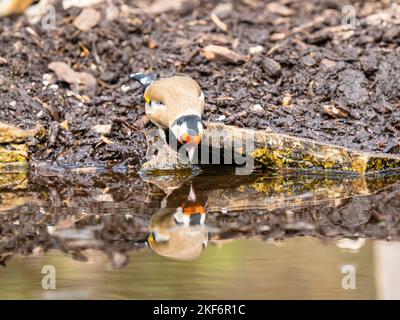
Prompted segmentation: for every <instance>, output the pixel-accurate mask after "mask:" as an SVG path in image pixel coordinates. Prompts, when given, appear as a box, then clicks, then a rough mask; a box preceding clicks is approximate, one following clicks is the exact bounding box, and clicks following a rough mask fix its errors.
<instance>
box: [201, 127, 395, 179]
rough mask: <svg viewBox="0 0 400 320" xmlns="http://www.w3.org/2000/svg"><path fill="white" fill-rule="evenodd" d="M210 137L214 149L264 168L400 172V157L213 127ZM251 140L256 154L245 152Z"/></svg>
mask: <svg viewBox="0 0 400 320" xmlns="http://www.w3.org/2000/svg"><path fill="white" fill-rule="evenodd" d="M206 134H207V138H206V139H207V142H206V143H207V144H209V145H210V146H211V147H213V148H224V147H226V146H232V147H233V149H234V152H237V153H240V154H242V155H246V156H248V157H251V158H253V159H254V161H255V163H256V164H260V165H261V166H262V167H268V168H274V169H296V170H299V169H300V170H312V171H321V170H323V171H330V172H347V173H358V174H373V173H377V172H382V171H390V170H399V169H400V156H396V155H392V154H384V153H368V152H362V151H356V150H351V149H347V148H343V147H339V146H336V145H331V144H326V143H322V142H318V141H314V140H311V139H303V138H298V137H294V136H289V135H286V134H280V133H275V132H268V131H263V130H257V131H254V130H251V129H244V128H237V127H234V126H227V125H224V124H219V123H209V124H208V125H207V132H206ZM220 137H223V139H221V138H220ZM249 140H252V141H254V150H244V148H245V147H246V141H249ZM238 142H241V143H238ZM247 144H248V142H247ZM250 145H251V144H250ZM235 146H236V147H235Z"/></svg>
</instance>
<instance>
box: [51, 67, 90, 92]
mask: <svg viewBox="0 0 400 320" xmlns="http://www.w3.org/2000/svg"><path fill="white" fill-rule="evenodd" d="M48 68H49V69H50V70H52V71H54V73H55V74H56V75H57V78H58V80H60V81H65V82H67V83H69V84H70V85H71V88H72V90H74V91H81V90H82V91H84V92H86V93H90V94H93V93H94V91H95V90H96V86H97V80H96V78H95V77H94V76H93V75H91V74H90V73H87V72H76V71H74V70H72V69H71V68H70V67H69V66H68V65H67V64H66V63H64V62H61V61H56V62H51V63H50V64H49V65H48ZM81 87H82V88H81Z"/></svg>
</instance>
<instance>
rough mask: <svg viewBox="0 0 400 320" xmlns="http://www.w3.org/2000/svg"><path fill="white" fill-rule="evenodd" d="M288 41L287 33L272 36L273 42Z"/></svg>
mask: <svg viewBox="0 0 400 320" xmlns="http://www.w3.org/2000/svg"><path fill="white" fill-rule="evenodd" d="M284 39H286V34H285V33H281V32H280V33H273V34H271V41H274V42H275V41H281V40H284Z"/></svg>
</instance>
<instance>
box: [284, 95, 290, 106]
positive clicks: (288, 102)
mask: <svg viewBox="0 0 400 320" xmlns="http://www.w3.org/2000/svg"><path fill="white" fill-rule="evenodd" d="M291 104H292V97H291V96H285V97H283V99H282V105H283V106H284V107H286V106H290V105H291Z"/></svg>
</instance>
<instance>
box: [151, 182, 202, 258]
mask: <svg viewBox="0 0 400 320" xmlns="http://www.w3.org/2000/svg"><path fill="white" fill-rule="evenodd" d="M184 189H185V188H184ZM182 191H183V190H182V189H180V190H179V193H180V194H182ZM186 194H187V193H186ZM177 198H178V199H177ZM179 198H181V197H179V196H178V197H173V196H172V197H171V199H172V200H171V201H168V200H167V203H166V204H165V207H163V208H161V209H160V211H158V212H157V213H156V214H155V215H154V216H153V217H152V218H151V220H150V232H151V233H150V236H149V239H148V243H149V245H150V247H151V248H152V249H153V250H154V252H156V253H157V254H159V255H161V256H164V257H168V258H171V259H175V260H195V259H196V258H198V257H199V256H200V254H201V252H202V250H203V249H204V248H205V247H206V246H207V241H208V231H207V227H206V225H205V218H206V209H205V205H206V201H201V199H197V198H196V195H195V192H194V189H193V186H192V185H190V190H189V192H188V196H187V198H186V199H184V200H183V199H182V198H181V199H180V201H179ZM182 200H183V201H182ZM177 201H178V202H180V203H177ZM171 202H172V203H171Z"/></svg>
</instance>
